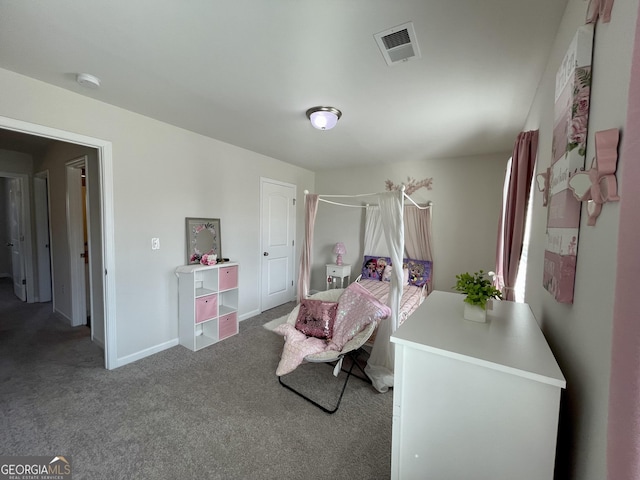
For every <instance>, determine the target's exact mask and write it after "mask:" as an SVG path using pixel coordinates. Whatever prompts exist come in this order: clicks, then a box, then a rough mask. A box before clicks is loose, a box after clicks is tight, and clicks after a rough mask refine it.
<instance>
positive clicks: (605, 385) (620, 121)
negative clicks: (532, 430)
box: [525, 0, 638, 480]
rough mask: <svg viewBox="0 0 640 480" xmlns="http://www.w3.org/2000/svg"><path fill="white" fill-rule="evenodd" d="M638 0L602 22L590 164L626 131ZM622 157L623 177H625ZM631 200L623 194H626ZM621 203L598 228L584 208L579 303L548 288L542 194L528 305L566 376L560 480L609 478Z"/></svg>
mask: <svg viewBox="0 0 640 480" xmlns="http://www.w3.org/2000/svg"><path fill="white" fill-rule="evenodd" d="M587 5H588V2H584V1H582V0H570V1H569V3H568V6H567V10H566V12H565V15H564V18H563V20H562V24H561V27H560V30H559V32H558V35H557V38H556V40H555V44H554V47H553V50H552V52H551V55H550V58H549V63H548V66H547V70H546V72H545V74H544V76H543V77H542V79H541V82H540V85H539V87H538V92H537V95H536V97H535V100H534V102H533V104H532V106H531V112H530V114H529V117H528V119H527V121H526V125H525V129H526V130H528V129H535V128H539V129H540V144H539V150H538V166H537V172H538V173H540V172H543V171H544V170H545V169H546V168H547V167H548V166H549V165H550V163H551V139H552V128H553V108H554V89H555V74H556V71H557V69H558V67H559V65H560V62H561V60H562V58H563V56H564V54H565V52H566V50H567V47H568V45H569V42H570V41H571V39H572V38H573V36H574V34H575V32H576V30H577V28H578V27H579V26H580V25H582V24H584V19H585V13H586V8H587ZM637 9H638V1H637V0H616V2H615V4H614V7H613V13H612V19H611V23H609V24H602V23H598V25H597V27H596V34H595V45H594V59H593V85H592V91H591V109H590V117H589V140H588V145H587V161H588V162H590V161H591V159H592V158H593V155H594V133H595V132H596V131H598V130H605V129H608V128H616V127H618V128H622V129H623V135H624V122H625V118H626V110H627V93H628V87H629V72H630V60H631V53H632V46H633V42H632V39H633V38H634V32H635V20H636V15H637ZM632 160H635V159H620V161H619V162H618V165H619V167H618V172H619V173H618V178H621V177H620V176H621V175H623V174H624V162H625V161H632ZM621 194H622V195H624V192H622V193H621ZM618 208H619V207H618V204H617V203H609V204H606V205H605V206H604V207H603V210H602V214H601V215H600V217H599V218H598V221H597V225H596V226H595V227H589V226H587V225H586V223H587V218H586V215H585V211H584V209H583V212H582V219H581V228H580V235H579V245H578V257H577V268H576V282H575V290H574V303H573V305H563V304H559V303H557V302H556V301H555V300H554V299H553V297H552V296H551V295H550V294H549V293H548V292H547V291H546V290H544V289H543V287H542V273H543V254H544V242H545V225H546V215H547V211H546V208H545V207H543V206H542V198H541V194H540V193H539V192H536V196H535V199H534V210H533V221H532V236H531V245H530V247H529V261H528V266H527V288H526V301H527V302H528V303H529V304H530V305H531V307H532V309H533V312H534V314H535V315H536V318H537V319H538V321H539V322H540V323H541V326H542V328H543V331H544V333H545V335H546V337H547V340H548V341H549V344H550V345H551V348H552V350H553V352H554V354H555V355H556V358H557V359H558V363H559V364H560V368H561V369H562V371H563V373H564V375H565V377H566V378H567V390H566V392H565V394H564V396H563V405H562V410H561V431H560V435H559V451H558V467H557V474H556V478H572V479H580V480H587V479H589V480H602V479H603V478H606V450H605V449H606V427H607V410H608V397H609V368H610V357H611V347H610V343H611V325H612V317H613V302H614V292H615V266H616V248H617V232H618V213H619V212H618Z"/></svg>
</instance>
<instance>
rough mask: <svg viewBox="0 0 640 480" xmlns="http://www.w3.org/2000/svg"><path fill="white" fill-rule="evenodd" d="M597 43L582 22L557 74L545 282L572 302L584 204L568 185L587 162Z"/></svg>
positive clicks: (556, 295)
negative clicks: (570, 178) (592, 76)
mask: <svg viewBox="0 0 640 480" xmlns="http://www.w3.org/2000/svg"><path fill="white" fill-rule="evenodd" d="M592 47H593V25H585V26H583V27H580V28H579V29H578V32H577V33H576V35H575V37H574V38H573V41H572V42H571V45H570V46H569V49H568V51H567V53H566V55H565V57H564V60H563V61H562V64H561V65H560V69H559V70H558V72H557V74H556V94H555V120H554V126H553V144H552V158H551V168H550V172H549V175H548V177H549V192H548V193H549V206H548V208H549V211H548V212H547V241H546V245H545V252H544V273H543V277H542V284H543V286H544V288H546V289H547V290H548V291H549V293H551V294H552V295H553V296H554V298H555V299H556V300H557V301H558V302H561V303H573V287H574V282H575V274H576V253H577V249H576V245H577V243H578V233H579V230H580V205H581V204H580V202H579V201H578V200H576V198H575V197H574V195H573V192H572V190H571V189H570V188H569V174H570V173H572V172H575V171H577V170H578V169H581V168H584V161H585V154H586V144H587V124H588V119H589V93H590V90H591V49H592Z"/></svg>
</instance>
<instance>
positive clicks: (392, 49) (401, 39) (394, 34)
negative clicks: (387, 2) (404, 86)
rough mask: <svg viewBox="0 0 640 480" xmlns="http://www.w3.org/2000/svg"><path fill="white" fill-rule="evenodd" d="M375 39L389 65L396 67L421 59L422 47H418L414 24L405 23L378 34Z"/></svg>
mask: <svg viewBox="0 0 640 480" xmlns="http://www.w3.org/2000/svg"><path fill="white" fill-rule="evenodd" d="M373 37H374V38H375V39H376V43H377V44H378V48H380V51H381V52H382V56H383V57H384V60H385V62H387V65H395V64H396V63H400V62H406V61H407V60H412V59H415V58H420V47H418V42H417V41H416V32H415V30H414V29H413V22H408V23H404V24H402V25H398V26H397V27H393V28H390V29H389V30H385V31H384V32H380V33H376V34H375V35H374V36H373Z"/></svg>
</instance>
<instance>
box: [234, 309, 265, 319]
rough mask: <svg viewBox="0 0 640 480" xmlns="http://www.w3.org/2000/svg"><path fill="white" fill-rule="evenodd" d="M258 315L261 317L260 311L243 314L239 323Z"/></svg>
mask: <svg viewBox="0 0 640 480" xmlns="http://www.w3.org/2000/svg"><path fill="white" fill-rule="evenodd" d="M256 315H260V310H252V311H251V312H247V313H243V314H242V315H240V316H239V317H238V321H239V322H241V321H243V320H247V319H249V318H251V317H255V316H256Z"/></svg>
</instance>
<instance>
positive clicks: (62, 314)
mask: <svg viewBox="0 0 640 480" xmlns="http://www.w3.org/2000/svg"><path fill="white" fill-rule="evenodd" d="M53 313H55V314H56V315H57V316H59V317H60V318H62V319H63V320H66V321H67V323H68V324H69V325H71V317H69V316H68V315H67V314H66V313H64V312H61V311H60V310H57V309H56V310H54V311H53Z"/></svg>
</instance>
